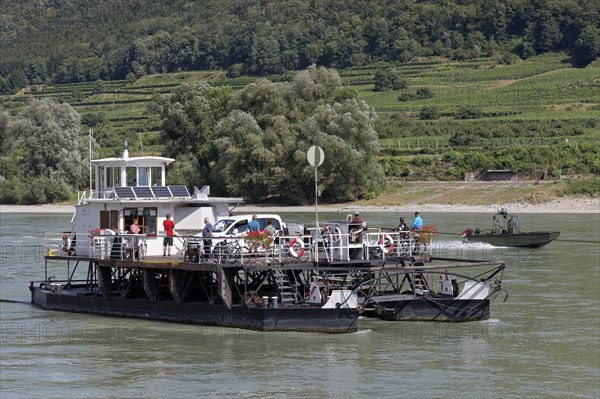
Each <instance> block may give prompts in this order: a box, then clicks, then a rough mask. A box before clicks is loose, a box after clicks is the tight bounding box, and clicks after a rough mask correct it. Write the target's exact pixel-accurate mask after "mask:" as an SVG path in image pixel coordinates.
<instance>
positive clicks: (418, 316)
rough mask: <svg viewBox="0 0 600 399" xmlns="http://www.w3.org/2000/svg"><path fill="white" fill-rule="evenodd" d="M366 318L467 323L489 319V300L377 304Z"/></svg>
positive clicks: (441, 300) (421, 298) (437, 300)
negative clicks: (377, 306)
mask: <svg viewBox="0 0 600 399" xmlns="http://www.w3.org/2000/svg"><path fill="white" fill-rule="evenodd" d="M379 306H380V307H379V308H376V309H373V310H372V311H370V312H369V313H368V314H367V316H371V317H377V318H380V319H383V320H391V321H446V322H468V321H477V320H487V319H489V318H490V300H489V299H454V298H428V299H425V298H423V297H419V298H414V299H408V300H397V301H390V302H385V303H379Z"/></svg>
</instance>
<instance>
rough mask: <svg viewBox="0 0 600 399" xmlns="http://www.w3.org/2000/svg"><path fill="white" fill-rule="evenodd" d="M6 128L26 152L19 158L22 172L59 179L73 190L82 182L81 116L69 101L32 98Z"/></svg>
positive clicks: (17, 144) (83, 163) (83, 182)
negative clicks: (66, 102) (64, 102)
mask: <svg viewBox="0 0 600 399" xmlns="http://www.w3.org/2000/svg"><path fill="white" fill-rule="evenodd" d="M8 131H9V136H10V137H13V138H14V139H15V140H16V146H17V147H19V148H20V149H22V150H23V151H24V153H25V154H26V155H25V156H23V157H22V158H21V160H20V163H21V167H22V169H23V171H24V173H25V174H27V175H31V176H33V177H47V178H58V179H59V180H62V181H65V182H66V183H67V184H69V185H70V186H71V187H72V188H75V189H77V188H79V187H82V186H83V185H84V184H85V179H84V165H85V162H83V157H82V155H81V152H80V150H79V135H80V132H81V131H80V118H79V114H78V113H77V112H76V111H75V110H74V109H73V108H72V107H71V106H70V105H69V104H59V103H57V102H55V101H54V100H51V99H46V98H44V99H41V100H32V101H31V103H30V104H29V105H27V106H26V107H25V108H23V111H22V112H21V113H20V114H19V115H18V116H17V117H16V118H15V120H14V122H13V123H11V124H10V125H9V128H8Z"/></svg>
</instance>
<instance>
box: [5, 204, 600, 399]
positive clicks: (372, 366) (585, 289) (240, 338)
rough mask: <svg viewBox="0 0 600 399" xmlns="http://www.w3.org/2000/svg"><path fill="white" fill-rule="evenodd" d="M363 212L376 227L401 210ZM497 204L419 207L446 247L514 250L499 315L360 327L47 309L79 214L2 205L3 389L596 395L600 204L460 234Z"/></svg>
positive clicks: (327, 217)
mask: <svg viewBox="0 0 600 399" xmlns="http://www.w3.org/2000/svg"><path fill="white" fill-rule="evenodd" d="M281 215H282V217H283V219H284V221H287V222H300V223H309V222H311V221H312V223H314V220H315V214H314V213H282V214H281ZM362 216H363V219H364V220H365V221H366V222H367V223H368V224H369V227H370V228H375V227H379V226H382V227H395V226H396V225H397V221H398V216H400V215H399V214H397V213H383V212H371V213H366V212H365V213H364V214H363V215H362ZM403 216H405V217H406V218H407V220H408V221H412V217H411V216H412V215H403ZM491 216H492V215H491V214H475V213H428V214H424V215H423V218H424V221H425V224H426V225H434V226H436V227H437V228H438V229H439V231H440V232H442V233H450V234H442V235H440V236H439V237H438V238H437V240H436V245H435V251H436V253H437V254H438V255H441V256H461V257H467V258H485V259H503V260H505V261H506V265H507V267H506V270H505V272H504V279H503V287H504V288H505V289H506V290H507V291H508V293H509V296H508V299H507V300H506V301H505V302H503V301H502V300H503V299H504V297H505V295H504V294H501V295H500V296H499V297H498V299H497V300H496V301H495V302H493V303H492V307H491V319H490V320H487V321H482V322H471V323H438V322H387V321H380V320H372V319H366V318H361V319H359V331H358V332H357V333H352V334H343V335H327V334H319V333H295V332H255V331H246V330H239V329H231V328H220V327H205V326H196V325H186V324H175V323H166V322H157V321H147V320H138V319H126V318H110V317H103V316H96V315H88V314H77V313H63V312H54V311H44V310H41V309H39V308H37V307H35V306H32V305H31V304H30V294H29V290H28V286H29V281H30V280H41V279H42V278H43V275H44V261H43V257H42V250H41V247H40V245H41V243H42V242H43V239H44V233H45V232H48V231H53V232H60V231H64V230H69V226H70V217H71V215H66V214H62V215H61V214H6V213H5V214H2V215H0V245H1V251H0V298H1V299H2V301H1V302H0V320H1V330H0V333H1V336H0V355H1V356H0V398H1V399H9V398H23V397H27V398H30V397H36V398H79V397H86V398H88V397H91V398H134V397H145V398H184V397H190V398H192V397H209V398H254V397H267V398H367V397H368V398H465V399H466V398H596V399H598V398H599V397H600V245H599V240H600V214H598V213H595V214H522V215H520V218H521V229H522V230H560V231H561V235H560V237H559V240H558V241H555V242H552V243H550V244H549V245H547V246H545V247H542V248H539V249H535V250H531V249H518V250H517V249H510V248H494V247H489V246H485V245H481V244H478V245H475V244H466V243H462V241H461V238H460V235H459V233H460V232H461V231H463V230H464V229H465V228H467V227H480V228H490V227H491ZM343 217H345V215H336V214H335V213H319V221H320V222H326V221H332V220H339V219H341V218H343ZM175 222H176V223H177V221H175ZM198 223H199V227H200V224H201V221H198ZM13 301H15V302H13Z"/></svg>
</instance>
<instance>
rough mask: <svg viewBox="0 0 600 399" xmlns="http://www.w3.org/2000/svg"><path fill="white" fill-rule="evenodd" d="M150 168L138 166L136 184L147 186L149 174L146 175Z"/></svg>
mask: <svg viewBox="0 0 600 399" xmlns="http://www.w3.org/2000/svg"><path fill="white" fill-rule="evenodd" d="M149 169H150V168H147V167H145V168H142V167H140V168H138V186H149V185H150V182H149V178H150V176H149V175H148V174H149V173H150V171H149Z"/></svg>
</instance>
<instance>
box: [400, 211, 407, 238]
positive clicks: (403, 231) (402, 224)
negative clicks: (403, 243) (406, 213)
mask: <svg viewBox="0 0 600 399" xmlns="http://www.w3.org/2000/svg"><path fill="white" fill-rule="evenodd" d="M398 231H399V232H400V239H402V240H405V239H407V238H408V231H409V229H408V225H407V224H406V222H405V221H404V218H403V217H402V216H400V224H399V225H398Z"/></svg>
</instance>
